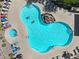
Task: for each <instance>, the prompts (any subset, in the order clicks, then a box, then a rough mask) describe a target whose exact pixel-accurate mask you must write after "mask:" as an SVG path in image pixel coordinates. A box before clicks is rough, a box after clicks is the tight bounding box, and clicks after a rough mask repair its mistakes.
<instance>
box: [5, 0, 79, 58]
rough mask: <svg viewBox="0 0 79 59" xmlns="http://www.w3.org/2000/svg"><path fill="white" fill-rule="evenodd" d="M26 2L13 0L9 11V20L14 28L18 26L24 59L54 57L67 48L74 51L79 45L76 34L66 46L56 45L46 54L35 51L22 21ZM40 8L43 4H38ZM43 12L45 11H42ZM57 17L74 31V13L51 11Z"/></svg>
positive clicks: (78, 38)
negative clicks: (31, 46)
mask: <svg viewBox="0 0 79 59" xmlns="http://www.w3.org/2000/svg"><path fill="white" fill-rule="evenodd" d="M24 4H25V0H22V1H19V0H13V2H12V4H11V6H10V10H9V13H8V20H9V22H10V23H11V24H12V28H16V29H17V30H18V32H19V35H18V39H19V42H20V44H21V47H22V52H23V58H24V59H46V58H48V59H52V57H54V56H57V55H61V54H62V52H63V51H65V50H67V51H69V52H72V53H73V49H75V47H76V46H79V37H78V36H74V37H73V41H72V42H71V43H70V44H69V45H68V46H66V47H54V48H53V49H52V50H51V52H48V53H46V54H42V55H41V54H40V53H38V52H34V51H33V50H32V49H31V48H30V47H29V46H28V42H27V37H26V36H27V35H26V34H27V31H26V30H25V27H24V25H23V24H22V23H21V21H20V17H19V12H20V10H21V8H22V7H23V5H24ZM38 5H39V7H40V9H41V10H43V8H42V5H40V4H38ZM42 13H43V11H42ZM51 14H53V16H54V17H55V18H56V21H62V22H65V23H67V24H69V25H70V26H71V28H72V30H73V31H74V14H73V13H68V12H65V11H63V10H61V11H58V12H56V13H51ZM6 38H7V39H8V37H7V36H6Z"/></svg>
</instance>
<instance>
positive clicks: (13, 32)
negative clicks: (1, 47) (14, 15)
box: [9, 29, 17, 37]
mask: <svg viewBox="0 0 79 59" xmlns="http://www.w3.org/2000/svg"><path fill="white" fill-rule="evenodd" d="M9 36H10V37H16V36H17V31H16V30H15V29H10V30H9Z"/></svg>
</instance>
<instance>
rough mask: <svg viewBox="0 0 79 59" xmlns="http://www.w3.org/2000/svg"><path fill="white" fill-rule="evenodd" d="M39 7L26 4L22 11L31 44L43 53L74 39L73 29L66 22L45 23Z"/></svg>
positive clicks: (23, 21) (21, 15)
mask: <svg viewBox="0 0 79 59" xmlns="http://www.w3.org/2000/svg"><path fill="white" fill-rule="evenodd" d="M40 13H41V12H40V10H39V8H38V7H37V6H36V5H34V4H31V5H25V6H24V7H23V8H22V9H21V12H20V18H21V21H22V23H23V24H24V25H25V27H26V29H27V31H28V43H29V46H30V47H31V48H32V49H34V50H36V51H38V52H41V53H45V52H48V51H49V50H51V48H53V47H54V46H65V45H68V44H69V43H70V42H71V41H72V37H73V31H72V29H71V28H70V26H69V25H67V24H65V23H64V22H54V23H51V24H45V23H44V22H43V21H42V20H43V19H42V16H41V14H40Z"/></svg>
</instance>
